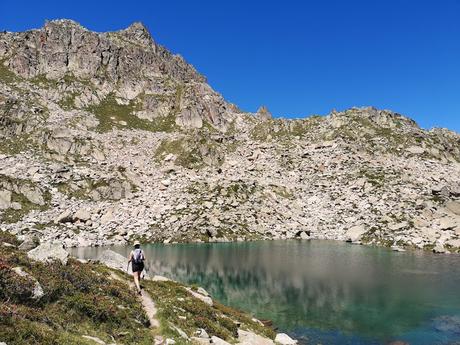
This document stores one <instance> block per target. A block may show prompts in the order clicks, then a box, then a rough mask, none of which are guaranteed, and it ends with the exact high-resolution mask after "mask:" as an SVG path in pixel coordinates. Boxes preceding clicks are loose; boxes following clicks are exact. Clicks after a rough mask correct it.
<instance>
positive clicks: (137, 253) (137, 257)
mask: <svg viewBox="0 0 460 345" xmlns="http://www.w3.org/2000/svg"><path fill="white" fill-rule="evenodd" d="M133 262H134V263H135V264H141V263H142V262H144V255H143V253H142V249H140V248H136V249H134V250H133Z"/></svg>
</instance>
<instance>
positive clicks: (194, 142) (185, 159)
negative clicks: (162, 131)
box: [155, 131, 225, 169]
mask: <svg viewBox="0 0 460 345" xmlns="http://www.w3.org/2000/svg"><path fill="white" fill-rule="evenodd" d="M224 151H225V146H224V145H221V144H220V143H218V142H216V141H214V140H213V139H212V138H210V137H209V136H207V135H206V134H205V133H204V132H203V131H200V132H196V133H195V134H193V135H190V136H186V137H182V138H179V139H172V140H171V139H164V140H163V141H162V142H161V143H160V145H159V146H158V147H157V149H156V151H155V158H156V160H157V161H159V162H161V161H162V160H163V159H164V158H165V157H166V156H167V155H168V154H173V155H174V156H175V157H176V160H175V163H176V164H177V165H180V166H182V167H184V168H188V169H199V168H202V167H204V166H220V165H221V164H222V163H223V160H224V153H223V152H224Z"/></svg>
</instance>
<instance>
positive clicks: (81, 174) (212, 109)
mask: <svg viewBox="0 0 460 345" xmlns="http://www.w3.org/2000/svg"><path fill="white" fill-rule="evenodd" d="M0 62H1V63H0V136H1V137H2V141H1V144H0V217H1V219H2V221H1V228H2V229H3V230H7V231H9V232H12V233H15V234H18V235H21V236H38V237H39V238H40V239H41V240H42V241H54V240H56V241H62V242H64V243H65V244H66V245H67V246H78V245H104V244H110V243H124V242H125V241H128V240H132V239H134V238H141V239H144V240H155V241H164V242H175V241H236V240H251V239H285V238H327V239H337V240H351V241H361V242H365V243H372V244H377V245H386V246H392V245H395V246H399V247H402V246H409V247H419V248H426V249H435V250H436V251H440V252H443V251H446V250H449V251H458V250H459V248H460V163H459V162H460V135H459V134H457V133H454V132H452V131H449V130H446V129H433V130H430V131H427V130H424V129H421V128H419V127H418V126H417V124H416V123H415V122H414V121H412V120H410V119H408V118H406V117H404V116H402V115H399V114H396V113H393V112H391V111H387V110H377V109H374V108H352V109H349V110H347V111H343V112H336V111H334V112H332V113H331V114H329V115H328V116H324V117H320V116H311V117H308V118H305V119H301V120H284V119H272V118H271V115H270V112H269V111H268V110H267V109H266V108H265V107H261V109H260V110H259V111H258V112H257V113H255V114H251V113H245V112H242V111H241V110H239V109H238V108H237V107H236V106H235V105H232V104H229V103H227V102H226V101H225V100H224V99H223V98H222V96H221V95H219V94H218V93H216V92H215V91H214V90H213V89H212V88H211V87H210V86H209V85H208V84H207V83H206V79H205V78H204V77H203V76H201V75H200V74H199V73H198V72H197V71H196V70H195V69H194V68H193V67H192V66H190V65H189V64H187V63H186V62H185V61H184V60H183V59H182V58H181V57H180V56H177V55H172V54H171V53H169V52H168V51H167V50H166V49H165V48H163V47H162V46H160V45H158V44H157V43H156V42H154V41H153V39H152V38H151V36H150V34H149V33H148V31H147V30H146V28H145V27H144V26H142V25H141V24H137V23H136V24H133V25H131V26H130V27H129V28H127V29H125V30H121V31H117V32H108V33H95V32H91V31H89V30H87V29H85V28H83V27H81V26H80V25H79V24H77V23H75V22H73V21H69V20H58V21H51V22H48V23H46V24H45V26H44V27H43V28H40V29H37V30H31V31H27V32H22V33H10V32H4V33H0Z"/></svg>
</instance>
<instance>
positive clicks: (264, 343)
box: [238, 329, 275, 345]
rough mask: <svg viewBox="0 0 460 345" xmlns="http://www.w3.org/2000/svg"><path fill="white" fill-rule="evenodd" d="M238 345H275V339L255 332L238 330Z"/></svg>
mask: <svg viewBox="0 0 460 345" xmlns="http://www.w3.org/2000/svg"><path fill="white" fill-rule="evenodd" d="M238 341H239V342H238V345H274V344H275V343H274V342H273V340H271V339H269V338H265V337H262V336H260V335H258V334H255V333H254V332H249V331H244V330H242V329H239V330H238Z"/></svg>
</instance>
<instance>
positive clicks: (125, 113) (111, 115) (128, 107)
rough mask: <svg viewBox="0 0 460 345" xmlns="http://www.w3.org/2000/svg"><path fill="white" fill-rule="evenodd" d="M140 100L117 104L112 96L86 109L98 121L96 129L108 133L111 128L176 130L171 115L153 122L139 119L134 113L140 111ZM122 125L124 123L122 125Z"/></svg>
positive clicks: (155, 130)
mask: <svg viewBox="0 0 460 345" xmlns="http://www.w3.org/2000/svg"><path fill="white" fill-rule="evenodd" d="M141 103H142V101H141V99H139V98H138V99H135V100H131V101H130V102H129V103H128V104H119V103H118V102H117V100H116V98H115V96H114V95H113V94H110V95H108V96H107V97H106V98H105V99H104V100H102V101H101V102H100V103H99V104H97V105H93V106H90V107H88V108H87V110H88V111H89V112H92V113H93V114H94V115H96V117H97V119H98V120H99V126H98V127H97V129H98V130H99V131H100V132H109V131H111V130H112V129H113V128H118V129H122V128H130V129H141V130H145V131H151V132H172V131H174V130H176V129H177V125H176V122H175V121H176V120H175V117H174V115H173V114H171V115H169V116H163V117H158V118H156V119H155V120H153V121H150V120H146V119H141V118H139V117H137V116H136V115H135V114H134V112H135V111H139V110H141ZM123 123H126V125H124V124H123Z"/></svg>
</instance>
